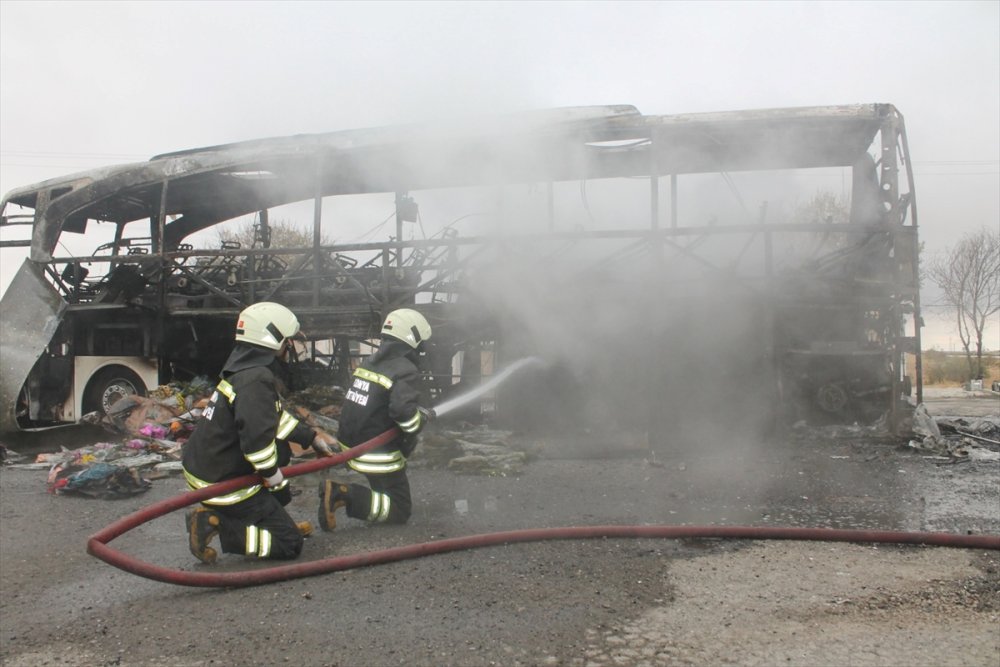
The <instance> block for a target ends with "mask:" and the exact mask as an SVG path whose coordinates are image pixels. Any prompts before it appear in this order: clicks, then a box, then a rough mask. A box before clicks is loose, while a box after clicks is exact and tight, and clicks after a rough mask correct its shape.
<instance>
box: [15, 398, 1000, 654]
mask: <svg viewBox="0 0 1000 667" xmlns="http://www.w3.org/2000/svg"><path fill="white" fill-rule="evenodd" d="M957 391H960V390H957ZM953 399H954V400H953ZM925 403H926V404H927V406H928V408H929V410H930V412H931V414H936V415H943V414H948V415H963V414H965V415H970V416H972V415H977V414H979V415H1000V399H998V398H996V397H995V395H989V394H988V393H984V394H982V395H971V394H968V393H967V392H961V393H956V394H954V395H949V392H939V393H933V392H932V393H929V394H928V395H926V396H925ZM62 437H66V436H62ZM50 442H51V441H50ZM660 445H661V446H660V447H659V448H658V451H659V452H666V453H661V454H660V455H659V456H658V457H657V458H656V459H655V460H654V459H652V458H651V457H650V456H649V453H648V451H647V450H645V449H644V448H643V447H644V446H643V445H641V444H639V443H634V445H633V446H628V445H627V443H626V444H625V445H621V444H619V445H617V446H616V447H615V448H614V449H609V448H608V447H607V443H602V442H600V441H599V440H598V439H595V440H593V441H588V440H586V439H576V440H573V441H559V440H554V439H550V440H546V441H542V442H538V443H533V446H534V448H535V451H537V452H538V458H537V459H535V460H533V461H532V462H531V463H529V464H528V465H527V466H526V468H525V470H524V472H523V474H521V475H518V476H512V477H481V476H467V475H455V474H452V473H448V472H444V471H434V470H428V469H423V468H421V467H420V466H419V464H418V461H415V464H414V467H413V469H412V471H411V485H412V487H413V490H414V501H415V507H414V517H413V519H412V520H411V522H410V523H409V524H408V525H406V526H402V527H378V528H368V527H365V526H364V525H362V524H361V523H359V522H355V521H351V520H345V521H343V522H342V525H341V526H339V527H338V530H337V532H336V533H334V534H333V535H328V534H319V535H316V536H314V537H311V538H309V539H308V540H307V542H306V549H305V553H304V554H303V557H302V558H303V560H316V559H320V558H324V557H329V556H335V555H345V554H353V553H359V552H364V551H372V550H378V549H383V548H387V547H392V546H400V545H407V544H413V543H418V542H426V541H432V540H438V539H441V538H444V537H458V536H462V535H471V534H478V533H489V532H494V531H499V530H514V529H518V528H539V527H554V526H574V525H604V524H626V525H633V524H689V525H705V524H722V525H754V526H804V527H833V528H863V529H874V530H903V531H943V532H950V533H975V534H981V533H989V534H1000V463H997V462H994V461H988V460H987V461H968V462H962V463H952V462H946V461H942V460H940V459H935V458H933V457H927V456H924V455H921V454H919V453H918V452H915V451H914V450H912V449H908V448H906V447H905V446H904V443H901V442H900V441H890V440H884V439H872V438H867V437H864V435H863V434H860V433H853V434H852V431H851V430H850V429H847V430H845V431H843V432H840V433H838V434H836V435H831V434H830V433H829V432H825V433H808V434H802V433H798V434H792V436H790V437H787V438H781V439H777V440H769V441H766V442H749V441H747V442H744V441H741V439H739V438H732V439H730V440H727V441H725V442H721V441H703V442H699V443H671V442H664V443H660ZM9 446H11V447H12V448H15V447H13V445H9ZM15 449H16V448H15ZM321 474H322V473H321ZM321 474H314V475H309V476H305V477H300V478H297V479H296V480H295V484H296V485H297V488H298V489H300V490H301V493H300V495H298V496H296V497H295V499H294V500H293V503H292V506H291V511H292V513H293V515H294V516H296V518H314V515H315V486H316V484H317V483H318V481H319V478H320V476H321ZM335 476H338V477H345V475H343V474H341V473H340V471H339V470H338V471H337V472H336V474H335ZM44 477H45V474H44V471H41V472H40V471H29V470H16V469H10V468H2V469H0V664H3V665H4V666H5V667H7V666H9V667H34V666H36V665H81V666H82V665H87V666H90V665H154V666H158V667H182V666H184V667H187V666H191V667H194V666H198V667H202V666H206V665H249V664H286V663H287V664H298V665H310V666H311V665H337V666H341V667H351V666H355V665H357V666H376V667H378V666H383V665H460V666H464V665H470V666H479V665H567V666H573V667H602V666H613V665H804V666H823V665H852V666H866V665H873V666H874V665H886V666H888V665H906V666H908V667H910V666H920V665H928V666H931V665H934V666H937V665H963V666H966V665H983V666H986V667H997V665H1000V552H995V551H980V550H964V549H953V548H940V547H912V546H911V547H907V546H896V545H879V546H873V545H871V544H855V543H829V542H788V541H763V540H760V541H755V540H738V541H718V540H683V541H670V540H652V539H639V540H629V539H602V540H582V541H549V542H538V543H530V544H517V545H507V546H498V547H489V548H483V549H478V550H471V551H464V552H457V553H452V554H445V555H438V556H430V557H426V558H422V559H417V560H409V561H403V562H398V563H392V564H387V565H379V566H374V567H369V568H363V569H358V570H351V571H346V572H339V573H334V574H328V575H322V576H316V577H310V578H305V579H298V580H294V581H288V582H283V583H278V584H272V585H267V586H261V587H256V588H244V589H230V590H216V589H195V588H184V587H178V586H173V585H168V584H162V583H157V582H153V581H149V580H146V579H141V578H139V577H136V576H134V575H131V574H127V573H125V572H122V571H120V570H117V569H115V568H113V567H111V566H109V565H106V564H105V563H103V562H101V561H98V560H96V559H94V558H93V557H91V556H89V555H87V553H86V551H85V544H86V541H87V538H88V536H89V535H91V534H92V533H94V532H95V531H97V530H98V529H100V528H102V527H103V526H105V525H107V524H108V523H110V522H111V521H113V520H115V519H117V518H119V517H121V516H124V515H126V514H128V513H131V512H133V511H136V510H138V509H141V508H142V507H145V506H146V505H148V504H151V503H153V502H155V501H157V500H161V499H164V498H168V497H171V496H173V495H175V494H177V493H178V492H180V491H181V490H183V488H184V485H183V482H182V480H181V479H179V478H176V477H172V478H168V479H161V480H157V481H155V482H154V483H153V487H152V488H151V489H150V490H149V491H148V492H147V493H145V494H143V495H140V496H137V497H133V498H130V499H126V500H119V501H102V500H93V499H87V498H76V497H70V496H53V495H49V494H47V493H46V491H45V479H44ZM465 508H467V509H465ZM459 510H462V511H459ZM112 546H115V547H116V548H119V549H121V550H122V551H124V552H125V553H128V554H131V555H133V556H136V557H138V558H141V559H144V560H148V561H150V562H153V563H156V564H158V565H162V566H165V567H171V568H178V569H181V570H186V571H199V572H202V571H226V572H230V571H239V570H242V569H247V568H253V567H257V565H256V564H252V563H248V562H246V561H244V560H243V559H242V558H239V557H233V556H224V557H222V559H221V562H220V563H219V564H217V565H215V566H203V565H201V564H198V563H196V562H195V561H194V560H193V558H192V557H191V555H190V554H189V553H188V551H187V547H186V543H185V540H184V536H183V519H182V516H181V512H175V513H173V514H171V515H168V516H167V517H164V518H161V519H157V520H155V521H153V522H151V523H149V524H146V525H144V526H141V527H139V528H137V529H136V530H134V531H132V532H130V533H127V534H126V535H123V536H122V537H120V538H119V539H117V540H115V541H114V542H112Z"/></svg>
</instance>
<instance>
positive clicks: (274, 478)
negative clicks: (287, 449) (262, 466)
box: [264, 469, 285, 489]
mask: <svg viewBox="0 0 1000 667" xmlns="http://www.w3.org/2000/svg"><path fill="white" fill-rule="evenodd" d="M283 481H285V476H284V475H282V474H281V470H280V469H279V470H278V471H277V472H276V473H274V474H273V475H271V476H270V477H265V478H264V486H266V487H267V488H269V489H270V488H273V487H275V486H279V485H280V484H281V483H282V482H283Z"/></svg>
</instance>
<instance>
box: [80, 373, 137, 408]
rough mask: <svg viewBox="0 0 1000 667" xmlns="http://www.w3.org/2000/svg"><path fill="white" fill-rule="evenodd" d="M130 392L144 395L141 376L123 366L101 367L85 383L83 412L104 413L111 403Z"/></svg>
mask: <svg viewBox="0 0 1000 667" xmlns="http://www.w3.org/2000/svg"><path fill="white" fill-rule="evenodd" d="M131 394H135V395H136V396H145V395H146V384H145V383H144V382H143V381H142V378H140V377H139V376H138V375H136V374H135V372H134V371H132V370H131V369H129V368H126V367H125V366H108V367H107V368H102V369H101V370H100V371H99V372H98V373H96V374H94V377H93V378H91V380H90V382H89V383H87V390H86V391H85V392H84V394H83V412H84V413H85V414H86V413H88V412H94V411H97V412H100V413H101V414H102V415H106V414H108V410H109V409H110V408H111V406H112V405H114V404H115V403H116V402H118V401H119V400H120V399H122V398H125V397H126V396H129V395H131Z"/></svg>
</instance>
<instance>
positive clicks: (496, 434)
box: [410, 427, 531, 477]
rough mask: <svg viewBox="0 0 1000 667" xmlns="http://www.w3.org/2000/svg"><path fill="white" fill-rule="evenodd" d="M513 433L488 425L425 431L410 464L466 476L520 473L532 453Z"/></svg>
mask: <svg viewBox="0 0 1000 667" xmlns="http://www.w3.org/2000/svg"><path fill="white" fill-rule="evenodd" d="M512 435H513V434H512V433H511V432H510V431H497V430H493V429H489V428H485V427H476V428H470V429H462V430H441V431H437V432H433V433H427V432H425V433H424V434H423V435H422V436H421V444H420V446H419V447H417V449H416V450H414V452H413V456H412V457H411V458H410V465H412V466H414V467H426V468H430V469H434V470H451V471H452V472H456V473H459V474H466V475H493V476H501V477H504V476H507V475H518V474H520V473H521V472H522V470H523V469H524V465H525V464H526V463H527V462H528V461H529V460H530V459H531V456H530V455H529V453H528V452H526V451H525V450H524V449H523V448H519V447H516V446H515V445H514V444H513V443H512Z"/></svg>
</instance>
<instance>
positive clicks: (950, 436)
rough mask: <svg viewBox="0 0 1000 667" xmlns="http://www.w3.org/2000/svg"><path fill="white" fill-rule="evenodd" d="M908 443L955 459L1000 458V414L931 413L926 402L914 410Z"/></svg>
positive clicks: (952, 460) (928, 452) (983, 459)
mask: <svg viewBox="0 0 1000 667" xmlns="http://www.w3.org/2000/svg"><path fill="white" fill-rule="evenodd" d="M913 415H914V419H913V433H914V435H917V436H920V439H912V440H910V441H909V443H908V446H909V447H910V448H911V449H915V450H917V451H919V452H921V453H925V454H928V455H932V456H940V457H947V458H948V459H949V460H950V461H951V462H956V461H1000V416H996V417H978V418H967V417H951V416H939V417H931V416H930V414H928V412H927V409H926V408H925V407H924V406H923V404H921V405H918V406H917V408H916V409H915V410H914V411H913Z"/></svg>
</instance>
